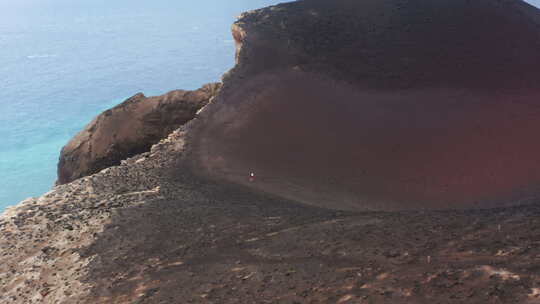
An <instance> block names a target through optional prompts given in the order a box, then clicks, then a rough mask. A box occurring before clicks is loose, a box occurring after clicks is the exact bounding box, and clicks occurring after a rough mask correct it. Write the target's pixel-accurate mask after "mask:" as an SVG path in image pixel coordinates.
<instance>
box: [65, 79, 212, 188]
mask: <svg viewBox="0 0 540 304" xmlns="http://www.w3.org/2000/svg"><path fill="white" fill-rule="evenodd" d="M220 86H221V84H218V83H213V84H207V85H204V86H203V87H202V88H200V89H198V90H196V91H183V90H176V91H172V92H169V93H167V94H165V95H161V96H155V97H146V96H144V95H143V94H142V93H139V94H137V95H135V96H133V97H131V98H129V99H127V100H126V101H124V102H123V103H121V104H120V105H118V106H116V107H114V108H112V109H110V110H107V111H105V112H103V113H102V114H100V115H99V116H97V117H96V118H95V119H94V120H93V121H92V122H91V123H90V124H88V125H87V126H86V128H85V129H84V130H83V131H82V132H80V133H79V134H77V135H76V136H75V137H74V138H73V139H72V140H71V141H70V142H69V143H68V144H67V145H66V146H65V147H64V148H63V149H62V152H61V155H60V161H59V164H58V182H57V183H58V184H65V183H69V182H71V181H73V180H75V179H78V178H81V177H84V176H87V175H91V174H94V173H96V172H99V171H100V170H103V169H105V168H108V167H111V166H114V165H118V164H120V161H122V160H124V159H126V158H129V157H132V156H134V155H136V154H140V153H143V152H147V151H149V150H150V147H151V146H152V145H154V144H156V143H157V142H158V141H159V140H161V139H163V138H165V137H167V135H168V134H170V133H171V132H172V131H174V130H175V129H177V128H178V127H180V126H181V125H183V124H185V123H186V122H188V121H190V120H192V119H193V118H194V117H195V115H196V113H197V111H199V110H200V109H201V108H202V107H204V106H205V105H206V104H207V103H208V102H209V101H210V100H211V99H212V98H213V97H214V96H215V95H216V93H217V92H218V90H219V88H220Z"/></svg>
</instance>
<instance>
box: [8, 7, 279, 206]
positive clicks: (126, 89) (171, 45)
mask: <svg viewBox="0 0 540 304" xmlns="http://www.w3.org/2000/svg"><path fill="white" fill-rule="evenodd" d="M279 2H286V1H276V0H227V1H221V0H197V1H185V0H180V1H167V0H153V1H142V0H129V1H128V0H115V1H105V0H77V1H72V0H17V1H11V0H0V174H1V175H0V212H1V211H2V210H3V209H4V208H5V207H7V206H9V205H13V204H16V203H18V202H19V201H21V200H23V199H26V198H28V197H33V196H39V195H41V194H43V193H45V192H47V191H49V190H50V189H51V188H52V186H53V184H54V182H55V180H56V165H57V162H58V157H59V152H60V150H61V148H62V146H63V145H65V144H66V143H67V142H68V140H69V139H70V138H71V137H72V136H73V135H75V134H76V133H77V132H78V131H80V130H81V129H82V128H83V127H84V126H85V125H86V124H87V123H89V122H90V120H91V119H92V118H93V117H95V116H96V115H98V114H99V113H100V112H102V111H103V110H105V109H107V108H110V107H112V106H114V105H116V104H118V103H119V102H121V101H123V100H124V99H126V98H128V97H130V96H132V95H134V94H135V93H138V92H143V93H144V94H146V95H147V96H152V95H159V94H163V93H165V92H167V91H170V90H173V89H196V88H198V87H200V86H201V85H202V84H204V83H208V82H214V81H218V80H219V79H220V77H221V75H222V74H223V73H224V72H226V71H227V70H229V69H230V68H231V67H232V66H233V65H234V42H233V40H232V37H231V33H230V27H231V24H232V23H233V22H234V20H235V18H236V16H238V15H239V14H240V13H241V12H243V11H247V10H251V9H255V8H260V7H264V6H268V5H273V4H277V3H279Z"/></svg>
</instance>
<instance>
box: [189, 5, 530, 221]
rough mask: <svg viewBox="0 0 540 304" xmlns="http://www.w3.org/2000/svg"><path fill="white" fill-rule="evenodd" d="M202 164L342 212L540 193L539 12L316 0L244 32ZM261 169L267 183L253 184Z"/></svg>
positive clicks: (202, 149) (201, 128)
mask: <svg viewBox="0 0 540 304" xmlns="http://www.w3.org/2000/svg"><path fill="white" fill-rule="evenodd" d="M233 36H234V37H235V40H236V41H237V65H236V67H235V68H234V69H233V70H232V71H231V72H230V73H228V74H227V75H226V76H225V77H224V88H223V89H222V91H221V93H220V94H219V96H218V97H217V99H216V102H215V103H214V104H212V105H211V106H210V107H208V108H207V109H206V111H205V113H204V114H203V115H202V116H201V118H200V119H198V120H197V121H196V122H195V123H194V124H193V125H192V128H191V130H190V132H189V141H188V142H189V146H190V152H189V154H190V156H189V157H188V158H189V160H190V161H192V163H193V168H194V171H195V172H199V173H200V174H203V175H205V176H208V177H212V178H216V179H220V180H228V181H232V182H235V183H242V184H245V185H247V186H249V187H252V188H256V189H259V190H264V191H266V192H270V193H274V194H278V195H281V196H284V197H287V198H291V199H295V200H300V201H302V202H305V203H309V204H315V205H318V206H323V207H328V208H344V209H354V210H359V209H360V210H366V209H371V210H396V209H424V208H435V209H445V208H472V207H494V206H502V205H506V204H512V203H515V202H517V201H519V199H521V198H530V197H536V196H537V195H538V194H540V162H538V155H540V142H539V141H537V140H536V137H537V130H539V129H540V112H539V111H538V108H539V106H540V82H539V81H538V79H539V77H540V56H538V54H540V12H539V10H538V9H536V8H534V7H532V6H530V5H528V4H526V3H525V2H522V1H518V0H508V1H494V0H479V1H469V0H452V1H432V0H419V1H401V0H367V1H357V0H336V1H327V0H307V1H298V2H293V3H287V4H283V5H279V6H274V7H269V8H266V9H262V10H257V11H254V12H249V13H246V14H244V15H242V17H241V18H240V19H239V20H238V21H237V22H236V24H235V25H234V26H233ZM250 172H253V173H255V174H256V176H257V180H256V182H252V181H250V179H248V178H247V176H248V174H250Z"/></svg>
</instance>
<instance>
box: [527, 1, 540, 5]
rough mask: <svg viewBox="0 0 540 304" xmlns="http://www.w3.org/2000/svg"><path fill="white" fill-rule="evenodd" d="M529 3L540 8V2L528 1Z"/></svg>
mask: <svg viewBox="0 0 540 304" xmlns="http://www.w3.org/2000/svg"><path fill="white" fill-rule="evenodd" d="M527 2H529V3H530V4H532V5H534V6H536V7H540V0H527Z"/></svg>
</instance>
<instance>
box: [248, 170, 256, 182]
mask: <svg viewBox="0 0 540 304" xmlns="http://www.w3.org/2000/svg"><path fill="white" fill-rule="evenodd" d="M254 181H255V173H253V172H251V173H250V174H249V182H250V183H253V182H254Z"/></svg>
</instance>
